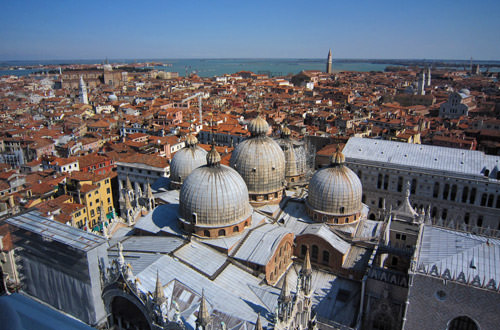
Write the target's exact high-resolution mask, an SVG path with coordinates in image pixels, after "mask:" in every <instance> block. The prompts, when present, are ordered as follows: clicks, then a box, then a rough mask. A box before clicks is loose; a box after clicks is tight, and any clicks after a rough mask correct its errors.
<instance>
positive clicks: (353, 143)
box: [342, 137, 500, 176]
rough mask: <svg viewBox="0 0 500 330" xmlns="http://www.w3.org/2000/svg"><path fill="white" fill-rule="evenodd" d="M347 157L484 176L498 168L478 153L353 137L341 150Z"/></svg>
mask: <svg viewBox="0 0 500 330" xmlns="http://www.w3.org/2000/svg"><path fill="white" fill-rule="evenodd" d="M342 152H343V153H344V155H345V156H346V158H347V159H348V160H349V159H354V160H356V159H361V160H366V161H370V162H380V163H387V164H395V165H402V166H407V167H412V168H422V169H429V170H435V171H444V172H455V173H460V174H466V175H473V176H483V174H482V173H481V171H483V169H485V168H486V169H489V170H490V171H491V170H493V168H495V166H497V167H499V166H500V157H498V156H490V155H485V154H484V153H483V152H481V151H476V150H464V149H455V148H447V147H438V146H431V145H422V144H411V143H403V142H395V141H385V140H376V139H365V138H357V137H352V138H350V139H349V141H348V142H347V144H346V145H345V147H344V149H343V151H342Z"/></svg>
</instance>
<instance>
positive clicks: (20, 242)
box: [0, 53, 500, 330]
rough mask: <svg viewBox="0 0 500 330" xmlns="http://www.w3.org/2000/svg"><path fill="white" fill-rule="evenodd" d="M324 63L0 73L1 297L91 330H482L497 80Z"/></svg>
mask: <svg viewBox="0 0 500 330" xmlns="http://www.w3.org/2000/svg"><path fill="white" fill-rule="evenodd" d="M331 70H332V60H331V53H329V56H328V59H327V65H326V71H327V72H326V73H321V72H311V71H306V72H301V73H299V74H297V75H296V76H293V77H288V78H289V79H285V78H268V77H267V76H264V75H256V74H253V73H251V72H240V73H237V74H233V75H227V76H224V77H216V78H213V79H208V78H200V77H198V76H191V77H183V78H181V77H176V76H175V75H168V76H167V75H165V74H161V73H160V72H155V71H144V70H132V69H131V68H128V67H122V68H113V67H112V66H111V65H109V64H106V65H103V66H102V67H85V66H82V67H77V68H75V67H72V68H71V69H70V68H68V70H67V71H66V70H65V71H63V72H60V73H59V74H58V75H56V76H55V77H54V78H53V79H55V82H56V83H57V84H56V85H51V84H49V83H48V82H47V80H49V78H48V77H25V78H14V77H8V78H3V79H2V80H1V81H0V91H1V92H2V93H3V94H2V103H1V104H2V105H3V107H4V108H3V110H2V111H3V112H2V116H3V118H4V120H3V121H2V124H0V125H2V126H3V127H2V128H3V130H2V132H3V133H2V134H3V140H2V143H3V145H2V146H3V149H2V152H1V153H0V156H1V157H2V158H1V160H2V161H3V163H2V165H1V166H2V172H1V173H0V183H1V184H2V186H3V187H4V189H3V190H2V194H1V198H0V200H1V203H0V207H1V208H0V211H2V214H3V215H4V217H3V219H2V220H1V221H0V243H1V244H0V250H1V252H0V266H1V268H0V270H1V271H2V274H3V281H2V283H1V285H0V292H4V293H5V294H11V295H12V296H15V295H16V294H15V293H14V292H22V293H24V294H27V295H28V296H31V297H35V298H36V299H38V300H41V301H43V302H45V303H46V304H48V305H50V306H52V307H54V308H56V309H57V310H60V311H63V312H64V313H67V314H70V315H72V316H73V317H76V318H77V319H79V320H81V321H82V322H84V323H86V324H88V325H90V326H92V327H96V328H99V329H151V330H153V329H194V328H196V329H203V330H208V329H234V330H236V329H257V330H260V329H373V330H376V329H377V330H380V329H394V330H396V329H432V328H439V329H450V330H457V329H471V330H474V329H495V328H496V326H497V325H498V324H500V319H499V315H500V313H498V311H499V310H498V305H499V304H498V303H499V302H500V295H499V293H498V292H499V290H500V287H499V282H500V270H499V269H498V267H497V266H496V265H497V264H499V262H500V260H499V256H500V254H499V253H498V252H499V249H500V239H499V238H500V218H499V216H498V215H499V214H500V212H499V210H500V193H499V188H500V181H499V180H500V174H499V161H500V156H498V140H496V139H495V136H496V135H495V134H496V133H495V132H496V130H497V129H498V127H496V126H495V122H496V121H495V120H492V119H489V117H491V116H495V114H496V111H497V110H498V106H497V105H498V102H497V101H498V99H497V98H498V96H499V94H500V93H499V92H498V82H497V81H496V80H494V79H492V78H490V77H487V76H483V75H480V74H479V75H477V74H476V75H473V76H468V74H466V73H460V72H439V71H437V72H436V71H434V72H433V73H432V80H431V76H430V69H426V70H424V71H425V72H420V71H418V70H410V69H409V70H404V71H397V72H384V73H382V72H380V73H353V72H344V73H335V74H333V73H332V71H331ZM424 73H425V75H426V76H425V77H424ZM40 78H43V79H40ZM54 86H55V87H57V88H54ZM466 87H467V89H465V88H466ZM456 90H459V92H454V91H456ZM27 91H29V93H27ZM23 95H24V97H23ZM14 108H15V109H14ZM497 126H498V125H497ZM459 140H460V141H464V142H462V143H461V144H460V145H458V142H457V141H459ZM454 141H455V142H454ZM444 145H447V146H454V147H455V148H449V147H445V146H444ZM7 146H8V147H7ZM54 284H57V289H54ZM464 297H468V299H464ZM13 299H14V298H13ZM471 300H472V301H474V303H470V301H471ZM9 313H11V318H10V320H11V321H12V322H15V321H16V320H17V319H16V317H18V315H19V313H18V312H16V311H10V312H9ZM16 315H17V316H16ZM423 315H425V317H422V316H423ZM16 322H17V321H16Z"/></svg>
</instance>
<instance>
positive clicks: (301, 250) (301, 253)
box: [300, 244, 307, 257]
mask: <svg viewBox="0 0 500 330" xmlns="http://www.w3.org/2000/svg"><path fill="white" fill-rule="evenodd" d="M306 253H307V245H304V244H302V245H301V246H300V255H301V256H302V257H303V256H305V255H306Z"/></svg>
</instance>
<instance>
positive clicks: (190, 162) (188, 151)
mask: <svg viewBox="0 0 500 330" xmlns="http://www.w3.org/2000/svg"><path fill="white" fill-rule="evenodd" d="M197 144H198V139H197V138H196V137H195V136H193V135H192V134H189V135H188V136H187V138H186V146H185V147H184V148H182V149H181V150H179V151H177V152H176V153H175V155H174V157H173V158H172V161H171V162H170V182H171V185H172V186H171V187H172V188H178V187H180V185H181V184H182V183H183V182H184V179H186V177H187V176H188V175H189V174H191V172H192V171H193V170H194V169H195V168H198V167H200V166H203V165H205V164H206V163H207V161H206V159H207V158H206V156H207V152H206V151H205V150H204V149H203V148H201V147H200V146H198V145H197Z"/></svg>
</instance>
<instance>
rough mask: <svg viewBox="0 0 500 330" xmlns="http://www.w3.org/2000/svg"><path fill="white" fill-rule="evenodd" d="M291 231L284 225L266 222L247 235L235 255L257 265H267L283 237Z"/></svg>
mask: <svg viewBox="0 0 500 330" xmlns="http://www.w3.org/2000/svg"><path fill="white" fill-rule="evenodd" d="M289 233H290V231H289V230H287V229H285V228H283V227H277V226H276V225H271V224H265V225H263V226H262V227H259V228H256V229H255V230H254V231H252V232H251V233H250V234H249V235H247V237H246V239H245V242H244V243H243V245H242V246H241V248H240V249H239V250H238V252H237V253H236V254H235V255H234V257H235V258H236V259H240V260H245V261H248V262H251V263H254V264H257V265H266V264H267V262H268V261H269V259H270V258H271V257H272V256H273V254H274V252H275V251H276V249H277V248H278V245H279V243H280V242H281V240H282V239H283V237H284V236H285V235H286V234H289Z"/></svg>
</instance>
